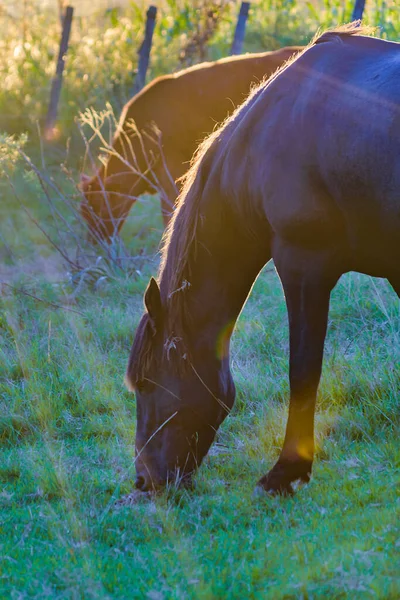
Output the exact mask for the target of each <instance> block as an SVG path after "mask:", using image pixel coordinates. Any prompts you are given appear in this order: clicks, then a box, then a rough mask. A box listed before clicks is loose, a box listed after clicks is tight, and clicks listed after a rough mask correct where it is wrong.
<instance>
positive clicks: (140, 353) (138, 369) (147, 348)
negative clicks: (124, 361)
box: [125, 312, 153, 389]
mask: <svg viewBox="0 0 400 600" xmlns="http://www.w3.org/2000/svg"><path fill="white" fill-rule="evenodd" d="M152 358H153V352H152V335H151V332H150V327H149V315H148V314H147V312H146V313H145V314H144V315H143V316H142V318H141V320H140V323H139V325H138V328H137V330H136V334H135V339H134V342H133V345H132V348H131V352H130V355H129V362H128V368H127V371H126V376H125V381H126V384H127V386H128V387H129V388H130V389H134V388H135V386H136V384H137V382H138V381H140V380H142V379H143V378H144V376H145V374H146V372H147V371H148V368H149V365H150V362H151V361H152Z"/></svg>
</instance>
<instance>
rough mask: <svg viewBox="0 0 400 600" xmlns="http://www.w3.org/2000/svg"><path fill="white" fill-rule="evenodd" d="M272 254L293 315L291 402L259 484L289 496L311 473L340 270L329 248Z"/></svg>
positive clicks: (281, 250) (281, 249)
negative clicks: (277, 449) (276, 453)
mask: <svg viewBox="0 0 400 600" xmlns="http://www.w3.org/2000/svg"><path fill="white" fill-rule="evenodd" d="M273 257H274V261H275V266H276V269H277V271H278V274H279V276H280V279H281V282H282V286H283V289H284V292H285V298H286V304H287V309H288V315H289V333H290V368H289V378H290V406H289V417H288V421H287V426H286V435H285V440H284V444H283V448H282V451H281V454H280V457H279V459H278V462H277V463H276V464H275V466H274V467H273V469H272V470H271V471H270V472H269V473H268V474H267V475H266V476H264V477H263V478H262V479H261V480H260V481H259V484H258V485H259V486H261V487H262V488H264V490H266V491H267V492H270V493H284V494H287V493H289V494H290V493H292V491H293V488H292V483H293V482H295V481H298V480H301V481H303V482H307V481H309V479H310V476H311V467H312V461H313V455H314V411H315V401H316V395H317V388H318V384H319V379H320V376H321V367H322V357H323V347H324V340H325V334H326V327H327V320H328V310H329V298H330V292H331V290H332V289H333V287H334V286H335V284H336V282H337V280H338V278H339V276H340V274H341V273H340V270H339V266H338V261H337V259H335V258H334V257H333V256H332V254H331V253H330V252H328V251H324V252H320V251H303V250H301V249H298V248H291V247H288V246H286V245H284V244H276V247H275V248H274V252H273Z"/></svg>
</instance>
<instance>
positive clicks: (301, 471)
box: [256, 462, 311, 496]
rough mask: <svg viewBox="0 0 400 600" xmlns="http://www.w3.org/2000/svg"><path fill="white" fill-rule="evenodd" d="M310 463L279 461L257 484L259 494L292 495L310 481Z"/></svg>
mask: <svg viewBox="0 0 400 600" xmlns="http://www.w3.org/2000/svg"><path fill="white" fill-rule="evenodd" d="M310 477H311V464H310V463H279V462H277V463H276V465H275V466H274V467H273V468H272V469H271V471H270V472H269V473H268V474H267V475H264V477H261V479H260V481H259V482H258V484H257V487H256V490H257V489H258V490H259V491H257V495H260V493H261V494H262V493H267V494H268V495H270V496H276V495H280V496H292V495H293V494H294V493H295V492H296V491H297V490H298V489H299V488H300V487H302V486H303V485H305V484H306V483H308V482H309V481H310Z"/></svg>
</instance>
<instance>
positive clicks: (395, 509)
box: [0, 0, 400, 600]
mask: <svg viewBox="0 0 400 600" xmlns="http://www.w3.org/2000/svg"><path fill="white" fill-rule="evenodd" d="M164 4H165V5H164V12H163V13H162V17H160V21H159V23H158V25H157V29H156V34H155V42H154V47H153V54H152V69H151V72H150V73H149V77H152V76H154V75H156V74H161V73H163V72H168V71H169V70H172V69H176V68H177V67H178V66H179V64H180V63H179V59H178V57H179V52H180V50H181V44H184V42H183V41H182V30H183V28H184V27H186V28H187V25H188V23H189V24H190V23H191V22H192V21H191V19H192V20H193V19H195V18H196V13H195V11H194V10H192V9H190V10H189V9H188V10H187V11H186V13H185V11H184V9H185V6H184V3H183V2H182V3H181V4H179V3H175V2H172V1H171V2H166V3H164ZM254 4H257V10H259V13H257V14H258V16H259V18H257V16H255V17H254V18H253V19H251V20H250V21H249V24H248V34H247V42H246V43H247V45H246V47H245V50H254V51H261V50H266V49H272V48H275V47H277V46H278V45H287V44H304V43H305V42H307V41H308V40H309V39H310V37H311V36H312V35H313V33H314V32H315V30H316V28H317V26H318V25H319V24H322V25H331V24H333V23H335V22H338V21H343V20H346V17H348V15H349V14H350V13H351V3H350V2H349V3H339V2H323V3H322V2H321V3H319V2H313V3H302V2H297V3H296V2H293V3H284V2H272V1H264V0H263V1H260V2H259V3H254ZM367 4H368V5H367V21H368V20H369V22H370V23H371V24H379V23H381V24H382V26H383V35H384V36H387V37H390V38H391V39H396V40H397V39H398V38H399V33H400V20H399V18H398V14H397V11H396V7H395V6H394V3H392V4H390V3H381V2H380V1H378V0H376V1H375V0H371V2H369V3H368V2H367ZM134 8H135V7H134ZM136 8H137V7H136ZM136 8H135V10H136ZM186 8H187V7H186ZM189 8H190V5H189ZM228 9H229V10H228V11H227V12H226V14H225V16H224V18H223V19H222V22H221V26H220V28H219V29H217V30H216V31H215V33H214V36H213V37H212V38H211V41H210V42H209V55H210V57H211V58H217V57H219V56H221V55H224V54H226V53H227V42H226V40H227V39H228V35H227V32H228V31H230V30H231V29H232V19H233V17H234V15H235V14H236V12H237V6H235V7H233V8H231V7H228ZM132 11H133V12H132V13H130V14H129V15H128V17H129V18H128V17H126V16H124V17H123V18H121V20H120V21H119V20H118V15H117V13H112V14H111V15H108V16H107V17H106V18H107V19H109V20H110V22H107V24H106V25H105V23H104V21H103V20H101V19H98V20H97V21H96V20H95V19H93V21H92V22H91V34H90V36H89V35H86V36H85V35H82V36H81V38H82V39H81V40H80V44H76V45H75V46H74V45H73V44H72V46H71V62H70V63H67V72H66V79H65V87H64V95H63V97H62V104H61V108H60V120H59V128H60V138H59V140H58V141H57V142H55V143H53V144H48V143H46V142H45V141H44V140H43V139H39V137H38V135H37V129H36V125H35V120H36V119H38V118H39V117H40V116H41V112H40V111H41V104H42V103H43V102H45V101H46V100H45V99H46V98H47V95H46V94H47V92H48V76H49V73H51V64H52V63H51V62H50V58H51V57H49V56H45V54H44V53H43V52H42V50H43V43H44V42H43V40H44V36H43V31H44V29H43V28H44V26H45V22H44V20H43V19H41V18H40V16H35V18H34V19H33V21H32V23H33V25H34V27H33V28H32V30H31V31H28V30H26V31H25V35H26V36H27V38H29V39H26V40H25V44H29V47H25V46H23V47H22V50H18V49H17V48H18V47H20V46H21V43H20V38H19V37H17V36H18V35H19V34H18V33H16V32H17V25H15V27H16V29H15V30H13V29H12V28H10V27H9V28H8V31H9V33H8V37H7V38H6V41H5V42H3V43H4V44H5V46H4V48H6V49H7V52H8V54H7V60H8V63H7V64H8V65H9V69H10V71H9V73H8V74H7V75H8V79H7V80H6V78H3V79H4V81H6V83H5V85H4V88H3V89H2V90H1V94H0V106H1V110H2V114H3V118H2V130H3V132H4V133H2V136H1V139H0V142H1V146H0V161H1V162H0V170H1V181H0V190H1V202H0V281H1V285H0V289H1V296H0V336H1V346H0V353H1V359H0V407H1V408H0V507H1V511H0V534H1V535H0V597H4V598H21V599H22V598H47V597H48V598H93V599H94V598H101V599H102V598H129V599H130V598H138V599H139V598H149V599H150V600H162V599H164V598H165V599H169V598H182V599H183V598H185V599H186V598H202V599H203V598H204V599H213V598H260V599H261V598H271V599H274V600H275V599H279V598H282V599H283V598H293V599H306V598H310V599H311V598H352V599H353V598H382V599H392V598H393V599H396V598H398V597H399V596H400V579H399V558H400V536H399V512H400V504H399V502H400V498H399V489H400V475H399V473H400V470H399V468H400V449H399V443H398V430H399V414H400V413H399V397H400V377H399V364H400V345H399V338H400V307H399V300H398V298H397V296H396V294H395V293H394V291H393V290H392V288H391V287H390V285H389V284H388V283H387V282H386V280H381V279H374V278H370V277H367V276H363V275H359V274H354V273H351V274H348V275H345V276H344V277H342V278H341V280H340V281H339V283H338V285H337V286H336V288H335V290H334V292H333V295H332V301H331V309H330V314H329V327H328V336H327V341H326V347H325V359H324V367H323V377H322V381H321V386H320V389H319V395H318V405H317V419H316V429H317V432H316V433H317V435H316V442H317V449H316V450H317V451H316V462H315V464H314V468H313V478H312V480H311V482H310V483H309V484H308V485H307V486H305V487H304V488H303V489H301V490H299V492H298V493H297V495H295V496H294V497H289V498H288V497H268V496H266V495H265V496H264V497H262V496H261V497H260V496H254V495H253V490H254V486H255V483H256V481H257V480H258V479H259V477H260V476H262V475H263V474H264V473H265V472H266V471H267V470H268V468H269V467H270V466H272V465H273V463H274V462H275V460H276V458H277V455H278V451H279V448H280V447H281V446H282V439H283V435H284V427H285V422H286V415H287V403H288V392H289V384H288V365H287V357H288V328H287V312H286V307H285V302H284V298H283V294H282V289H281V285H280V282H279V279H278V277H277V275H276V272H275V271H274V268H273V265H272V264H271V263H269V264H268V265H266V267H265V268H264V269H263V271H262V272H261V274H260V276H259V277H258V279H257V281H256V284H255V286H254V288H253V291H252V294H251V297H250V298H249V300H248V302H247V304H246V306H245V308H244V310H243V312H242V313H241V316H240V319H239V322H238V324H237V327H236V330H235V333H234V337H233V347H232V356H231V360H232V371H233V376H234V379H235V384H236V388H237V398H236V403H235V406H234V409H233V411H232V413H231V415H230V416H229V418H228V419H227V420H226V421H225V422H224V424H223V426H222V427H221V430H220V431H219V432H218V436H217V439H216V442H215V443H214V445H213V446H212V448H211V451H210V453H209V455H208V457H207V458H206V460H205V462H204V464H203V465H202V467H201V469H200V471H199V473H198V474H197V476H196V479H195V487H194V489H193V490H185V489H177V488H175V487H173V486H171V487H170V488H168V489H167V490H166V491H165V492H164V493H163V494H161V495H160V496H158V497H157V498H155V499H149V498H143V499H141V500H140V501H134V500H133V499H132V501H130V496H129V494H130V493H131V492H132V490H133V487H134V481H135V468H134V439H135V409H136V407H135V398H134V395H133V394H131V393H129V392H128V391H127V390H126V388H125V386H124V383H123V376H124V372H125V369H126V363H127V358H128V354H129V349H130V345H131V343H132V339H133V333H134V330H135V327H136V326H137V323H138V321H139V319H140V316H141V312H142V309H143V301H142V296H143V292H144V290H145V288H146V285H147V283H148V280H149V277H150V276H151V275H152V274H155V273H156V271H157V268H158V253H157V250H158V244H159V241H160V238H161V235H162V230H163V226H162V219H161V215H160V211H159V198H158V197H157V195H154V196H143V197H142V198H141V199H140V201H138V202H137V203H136V204H135V206H134V207H133V209H132V211H131V214H130V215H129V217H128V219H127V222H126V224H125V225H124V227H123V229H122V232H121V240H119V239H116V240H114V241H113V243H112V244H111V245H110V246H105V245H103V246H101V247H98V246H92V245H91V244H90V242H89V241H87V240H86V232H85V229H84V226H83V223H82V221H81V220H80V219H79V218H78V215H77V212H76V207H77V206H78V204H79V202H80V200H81V197H80V195H79V193H78V191H77V190H76V187H75V185H74V181H77V180H78V175H79V172H80V170H81V169H82V167H83V160H82V156H83V154H84V151H85V148H84V145H83V144H82V140H80V139H79V135H78V133H77V126H76V125H75V124H74V121H73V120H74V117H75V116H76V115H77V113H78V111H79V110H84V109H85V108H87V107H89V106H95V108H96V109H97V110H102V109H104V107H105V103H106V102H111V104H112V106H113V107H114V110H115V112H116V113H118V111H119V109H120V108H121V101H122V100H123V101H125V100H126V99H127V89H128V87H129V79H128V75H127V73H128V72H129V73H131V72H132V67H133V66H132V64H131V63H129V61H132V56H133V55H134V52H133V48H132V39H138V37H139V30H140V28H139V25H138V24H137V22H136V21H134V19H133V18H132V14H137V15H139V14H142V12H143V11H142V12H141V11H140V10H137V11H136V12H134V9H133V8H132ZM335 11H336V12H335ZM182 15H184V16H182ZM185 15H186V16H185ZM112 19H115V20H114V21H112ZM180 19H182V21H180ZM132 22H134V23H135V27H137V31H136V34H135V35H136V38H135V37H134V34H133V26H132V24H131V23H132ZM174 24H175V25H174ZM78 26H79V27H83V26H85V27H86V25H84V24H82V23H80V25H78ZM174 27H175V29H174ZM103 28H106V29H107V31H108V32H109V33H107V34H106V35H104V36H103V35H102V34H101V33H100V32H101V31H103ZM163 28H164V29H163ZM193 28H194V29H195V26H193ZM162 31H166V32H167V33H164V34H163V33H162ZM271 31H273V32H274V37H273V41H272V42H271V37H270V36H268V34H267V32H271ZM58 34H59V29H58V28H57V24H54V30H53V29H51V28H50V29H49V31H48V37H49V39H50V38H51V39H52V40H54V44H55V41H56V40H57V35H58ZM75 35H77V32H75ZM129 35H132V38H131V41H130V42H128V41H127V40H128V38H129ZM167 35H169V36H170V46H169V48H168V50H167V48H166V45H165V37H166V36H167ZM12 36H16V37H14V38H13V37H12ZM29 36H31V37H29ZM89 38H90V39H92V40H93V43H92V42H89V41H88V40H89ZM75 39H76V38H75ZM96 40H97V41H96ZM115 40H118V41H115ZM125 43H126V46H124V44H125ZM93 44H94V45H95V46H96V48H97V49H96V51H94V50H93ZM271 44H272V45H271ZM127 47H129V48H130V50H129V52H130V55H129V59H128V58H126V57H127V56H128V53H127ZM21 52H23V53H24V52H25V57H24V58H21ZM99 55H101V56H104V57H106V58H105V59H104V62H103V63H102V65H100V64H99V63H96V61H95V60H94V58H93V57H94V56H99ZM191 60H194V61H195V60H196V56H195V57H194V58H191ZM13 61H14V62H13ZM23 65H25V66H23ZM68 65H69V66H68ZM89 65H90V66H91V68H93V71H89ZM3 68H5V67H4V63H3V66H2V69H3ZM24 71H25V72H24ZM85 71H87V73H88V78H87V79H85V78H84V77H83V75H84V74H85ZM89 73H92V74H91V75H90V76H89ZM27 74H28V75H27ZM80 75H82V77H80ZM124 78H125V79H124ZM122 103H123V102H122ZM4 115H8V118H7V117H6V116H4ZM14 132H15V133H17V134H18V136H19V137H16V138H14V139H12V138H10V135H12V134H13V133H14ZM22 132H27V139H25V138H24V137H21V135H20V134H21V133H22ZM69 136H71V141H70V143H69V144H67V142H66V140H67V138H68V137H69ZM95 148H96V146H95ZM21 151H22V154H21ZM31 161H32V162H31ZM33 165H35V166H33ZM77 248H78V250H79V251H78V252H77Z"/></svg>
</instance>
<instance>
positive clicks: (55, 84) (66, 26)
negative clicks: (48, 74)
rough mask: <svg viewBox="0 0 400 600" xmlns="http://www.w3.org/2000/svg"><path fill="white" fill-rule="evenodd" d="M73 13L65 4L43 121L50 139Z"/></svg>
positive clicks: (55, 115) (55, 116)
mask: <svg viewBox="0 0 400 600" xmlns="http://www.w3.org/2000/svg"><path fill="white" fill-rule="evenodd" d="M73 14H74V9H73V7H72V6H67V8H66V10H65V16H64V19H63V27H62V34H61V41H60V50H59V53H58V59H57V67H56V74H55V76H54V77H53V81H52V84H51V92H50V102H49V108H48V111H47V116H46V123H45V136H46V138H47V139H51V138H52V137H53V134H54V126H55V124H56V120H57V110H58V101H59V99H60V94H61V86H62V77H63V71H64V64H65V55H66V53H67V50H68V42H69V35H70V33H71V23H72V17H73Z"/></svg>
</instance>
